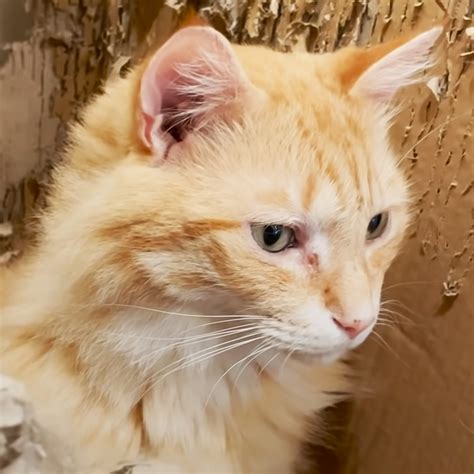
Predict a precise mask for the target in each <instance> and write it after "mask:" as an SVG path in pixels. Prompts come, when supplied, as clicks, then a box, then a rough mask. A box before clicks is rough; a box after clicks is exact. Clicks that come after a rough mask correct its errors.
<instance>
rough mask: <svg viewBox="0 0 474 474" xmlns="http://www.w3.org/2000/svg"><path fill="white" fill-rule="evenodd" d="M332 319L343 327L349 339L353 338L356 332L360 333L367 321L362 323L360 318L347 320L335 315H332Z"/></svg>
mask: <svg viewBox="0 0 474 474" xmlns="http://www.w3.org/2000/svg"><path fill="white" fill-rule="evenodd" d="M332 319H333V320H334V322H335V323H336V326H339V327H340V328H341V329H343V330H344V331H345V332H346V333H347V335H348V336H349V337H350V338H351V339H354V337H356V336H357V334H360V333H361V332H362V331H363V330H364V329H365V328H366V327H367V326H368V324H367V323H364V322H363V321H361V320H360V319H352V320H349V321H345V320H343V319H338V318H336V317H333V318H332Z"/></svg>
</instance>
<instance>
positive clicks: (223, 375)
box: [204, 342, 265, 409]
mask: <svg viewBox="0 0 474 474" xmlns="http://www.w3.org/2000/svg"><path fill="white" fill-rule="evenodd" d="M264 343H265V342H264ZM264 343H263V344H264ZM259 347H261V344H260V345H259V346H257V348H256V349H255V350H254V351H252V352H251V353H250V354H248V355H246V356H245V357H242V358H241V359H239V360H238V361H237V362H236V363H235V364H232V365H231V366H230V367H229V368H228V369H227V370H226V371H225V372H224V373H223V374H222V375H221V376H220V377H219V378H218V379H217V381H216V383H215V384H214V385H213V386H212V388H211V390H210V392H209V395H208V396H207V398H206V402H205V403H204V409H206V408H207V406H208V404H209V401H210V400H211V397H212V394H213V393H214V390H215V389H216V387H217V385H218V384H219V382H220V381H221V380H222V379H223V378H224V377H225V376H226V375H227V374H228V373H229V372H230V371H231V370H232V369H233V368H234V367H236V366H237V365H239V364H241V363H242V362H244V361H245V360H247V359H250V360H253V358H254V356H255V352H256V351H257V350H258V348H259ZM258 354H260V352H258ZM258 354H257V356H258ZM245 367H247V365H245ZM239 374H240V373H239ZM234 384H235V382H234Z"/></svg>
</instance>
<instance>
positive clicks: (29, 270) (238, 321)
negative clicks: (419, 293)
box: [0, 26, 443, 473]
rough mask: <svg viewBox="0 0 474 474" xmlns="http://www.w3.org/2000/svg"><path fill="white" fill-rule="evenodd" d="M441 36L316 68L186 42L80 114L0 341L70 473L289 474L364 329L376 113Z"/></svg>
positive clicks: (386, 154)
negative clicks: (139, 465)
mask: <svg viewBox="0 0 474 474" xmlns="http://www.w3.org/2000/svg"><path fill="white" fill-rule="evenodd" d="M442 31H443V29H442V27H440V26H436V27H433V28H431V29H430V30H427V31H425V32H423V33H420V34H418V35H414V36H412V37H410V38H400V39H397V40H394V41H391V42H388V43H384V44H381V45H378V46H373V47H370V48H367V49H360V48H355V47H347V48H344V49H341V50H340V51H338V52H336V53H328V54H319V55H317V54H310V53H280V52H276V51H272V50H270V49H268V48H266V47H261V46H238V45H231V44H230V43H229V42H228V41H227V39H226V38H225V37H224V36H223V35H221V34H220V33H218V32H217V31H215V30H213V29H212V28H210V27H204V26H189V27H186V28H184V29H181V30H180V31H179V32H177V33H175V34H174V35H173V36H172V37H171V38H170V39H169V40H168V41H167V42H166V43H165V44H164V45H163V46H162V47H160V48H159V49H158V50H157V51H155V52H154V53H153V54H152V55H151V56H150V57H149V58H148V59H147V60H145V61H143V63H142V64H140V65H138V66H136V67H134V68H132V70H131V71H129V72H128V73H127V75H126V76H125V77H123V78H122V77H116V78H114V79H113V80H111V81H110V82H109V83H108V84H107V85H106V87H105V90H104V91H103V93H102V94H101V95H99V96H97V97H95V98H94V99H93V100H92V101H91V103H90V104H89V105H88V106H87V107H86V108H85V109H84V111H83V113H82V115H81V118H80V120H79V121H78V123H77V124H75V125H74V126H73V127H72V129H71V132H70V134H69V143H68V148H67V151H66V153H65V156H64V159H63V160H62V162H61V164H59V165H58V166H57V167H56V169H55V171H54V173H53V184H52V185H51V190H50V192H49V198H48V206H47V210H46V211H45V212H44V214H43V215H42V216H41V218H40V224H39V225H40V229H39V237H38V242H37V243H36V244H35V246H34V247H33V248H32V249H31V250H30V251H29V253H28V254H27V255H26V256H25V257H24V258H23V259H21V260H20V261H19V262H18V263H17V264H16V265H15V266H14V267H13V268H11V269H9V270H8V274H7V273H4V274H3V275H2V286H3V293H2V303H1V308H2V318H1V324H2V327H1V330H2V337H1V342H0V364H1V366H0V371H1V372H3V373H5V374H7V375H9V376H12V377H15V378H17V379H18V380H20V381H21V382H22V383H23V384H24V385H25V386H26V389H27V391H28V393H29V394H30V396H31V399H32V401H33V404H34V407H35V412H36V416H37V418H38V420H39V422H40V424H41V425H42V426H43V427H44V428H45V429H47V430H48V431H49V432H50V433H54V435H55V436H57V440H58V443H59V444H61V445H63V446H64V449H65V452H68V453H70V455H71V456H72V459H73V461H74V464H75V466H76V468H77V472H92V471H94V470H102V471H106V470H108V469H109V470H111V469H114V468H115V467H116V466H117V465H119V464H120V463H123V462H136V461H137V460H143V462H151V463H153V469H152V472H154V473H165V472H166V473H168V472H179V473H197V472H201V473H203V472H206V473H208V472H219V473H252V472H271V473H290V472H294V470H295V469H296V466H297V465H298V463H299V462H300V458H301V446H302V443H303V442H304V441H305V440H306V439H307V437H308V434H309V433H310V431H315V432H316V433H317V432H318V431H320V429H321V423H322V422H321V416H320V414H321V410H323V409H324V408H325V407H328V406H330V405H333V404H334V403H336V402H338V401H340V400H341V398H343V397H345V396H346V395H347V394H350V393H351V390H352V387H351V383H350V380H349V377H348V374H347V369H346V366H345V364H344V356H345V355H346V354H347V353H348V351H350V350H351V349H353V348H355V347H357V346H359V345H360V344H361V343H362V342H363V341H364V340H365V339H366V338H367V336H368V335H369V334H370V332H371V330H372V328H373V327H374V324H375V323H376V320H377V314H378V311H379V305H380V293H381V287H382V281H383V277H384V274H385V272H386V270H387V269H388V267H389V265H390V263H391V262H392V260H393V259H394V257H395V256H396V254H397V252H398V250H399V248H400V246H401V243H402V241H403V238H404V234H405V230H406V228H407V225H408V223H409V215H410V213H409V203H410V195H409V192H408V188H407V183H406V180H405V178H404V176H403V174H402V172H401V171H400V170H399V168H398V163H397V159H396V157H395V154H394V153H393V151H392V150H391V148H390V145H389V143H388V137H387V135H388V129H389V125H390V120H391V118H392V117H393V114H394V110H395V108H394V106H393V105H391V104H392V99H393V96H394V95H395V94H396V92H397V91H398V90H399V89H400V88H401V87H404V86H406V85H409V84H412V83H416V82H420V81H422V72H423V71H424V70H425V69H426V68H427V67H429V66H430V65H431V64H432V63H434V61H435V58H434V54H433V47H434V45H435V44H437V42H438V39H439V38H440V37H441V35H442ZM318 414H319V415H318Z"/></svg>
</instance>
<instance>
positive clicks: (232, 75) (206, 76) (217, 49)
mask: <svg viewBox="0 0 474 474" xmlns="http://www.w3.org/2000/svg"><path fill="white" fill-rule="evenodd" d="M245 87H249V83H248V80H247V79H246V77H245V74H244V73H243V70H242V68H241V67H240V65H239V64H238V62H237V59H236V57H235V55H234V53H233V51H232V49H231V47H230V44H229V43H228V41H227V40H226V39H225V38H224V37H223V36H222V35H221V34H220V33H218V32H216V31H215V30H213V29H211V28H207V27H190V28H186V29H183V30H181V31H179V32H178V33H176V34H175V35H174V36H173V37H172V38H171V39H170V40H169V41H168V42H167V43H166V44H165V45H164V46H163V47H162V48H161V49H160V50H159V51H158V52H157V53H156V54H155V56H154V57H153V58H152V59H151V61H150V63H149V64H148V67H147V69H146V71H145V73H144V75H143V77H142V81H141V88H140V115H141V137H142V140H143V142H144V143H145V145H146V146H147V147H149V148H150V149H151V150H152V151H153V152H154V153H155V154H156V153H160V154H161V152H163V150H166V149H167V148H168V147H169V145H170V144H172V143H174V142H176V141H181V140H183V139H184V138H185V136H186V135H188V134H189V133H192V132H193V131H195V130H196V129H198V128H200V127H202V126H203V125H204V124H206V123H207V122H208V121H209V120H210V119H211V118H212V117H213V116H214V115H216V113H219V112H221V110H222V109H223V106H225V105H226V104H229V103H230V102H232V101H234V100H235V99H236V98H237V97H238V95H239V93H240V92H241V91H242V90H243V89H244V88H245Z"/></svg>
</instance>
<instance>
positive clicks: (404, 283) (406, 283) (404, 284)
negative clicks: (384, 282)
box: [383, 280, 438, 291]
mask: <svg viewBox="0 0 474 474" xmlns="http://www.w3.org/2000/svg"><path fill="white" fill-rule="evenodd" d="M437 284H438V282H436V281H429V280H415V281H401V282H398V283H394V284H393V285H388V286H384V288H383V290H384V291H387V290H391V289H392V288H399V287H400V286H409V285H437Z"/></svg>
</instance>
